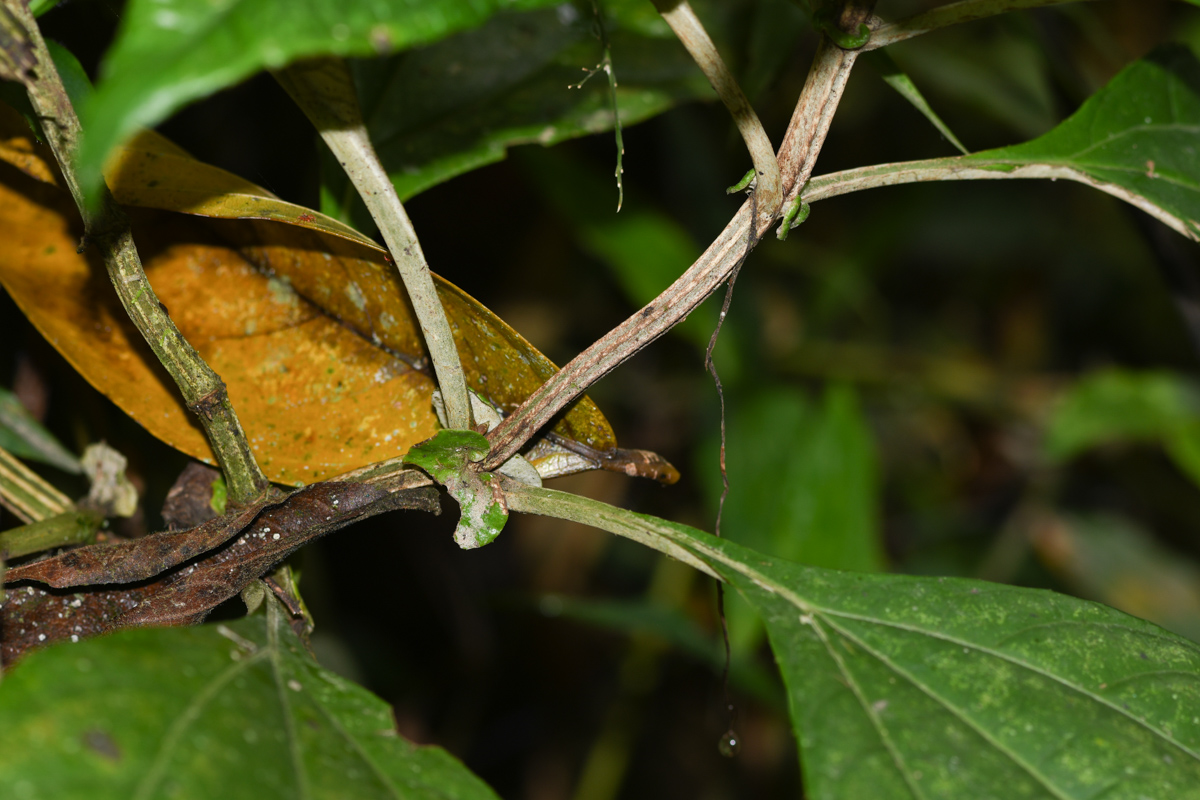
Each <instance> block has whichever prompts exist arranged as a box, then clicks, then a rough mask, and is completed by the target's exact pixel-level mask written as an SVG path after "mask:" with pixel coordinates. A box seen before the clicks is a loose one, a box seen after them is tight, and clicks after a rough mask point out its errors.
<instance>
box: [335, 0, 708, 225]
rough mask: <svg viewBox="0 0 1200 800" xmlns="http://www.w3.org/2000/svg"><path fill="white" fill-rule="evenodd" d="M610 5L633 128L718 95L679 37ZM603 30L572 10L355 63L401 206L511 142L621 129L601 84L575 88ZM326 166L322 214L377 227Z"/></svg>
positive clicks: (502, 22)
mask: <svg viewBox="0 0 1200 800" xmlns="http://www.w3.org/2000/svg"><path fill="white" fill-rule="evenodd" d="M618 5H628V3H622V4H618ZM609 7H610V4H608V3H605V4H602V8H603V9H604V10H605V12H606V13H605V24H606V26H607V30H608V35H609V41H610V45H611V49H612V59H613V64H614V69H615V72H616V75H617V78H618V88H617V90H616V97H617V106H618V108H619V110H620V118H621V122H622V124H623V125H632V124H634V123H636V122H640V121H642V120H645V119H648V118H649V117H652V116H654V115H656V114H658V113H660V112H662V111H665V110H666V109H668V108H670V107H671V106H673V105H675V104H677V103H679V102H682V101H685V100H693V99H696V98H711V97H713V96H714V95H713V91H712V88H711V87H710V86H709V85H708V82H707V81H706V80H705V79H704V76H703V75H702V74H701V73H700V71H699V70H698V69H697V68H696V66H695V64H694V63H693V62H692V60H691V58H690V57H689V56H688V54H687V52H686V51H685V50H684V49H683V47H682V46H681V45H680V44H679V43H678V42H677V41H676V40H675V39H674V37H673V36H671V37H670V38H667V39H663V38H661V37H660V36H658V35H647V33H646V30H645V28H646V26H641V25H639V26H637V27H635V28H632V29H627V28H623V27H621V21H622V20H624V19H627V18H629V17H630V16H631V15H630V14H628V13H626V14H621V15H617V16H616V17H615V18H614V17H613V16H610V15H609V14H608V13H607V12H608V10H609ZM647 8H649V10H650V12H651V13H652V12H653V6H648V7H647ZM643 11H644V10H643ZM636 19H637V18H636V16H635V17H634V20H635V21H636ZM594 24H595V22H594V20H593V18H592V15H591V12H590V10H587V11H586V13H584V12H583V11H581V10H579V9H577V7H576V6H575V5H571V4H562V5H559V6H558V7H557V8H554V9H545V10H540V11H533V12H529V13H525V14H503V15H497V16H495V17H493V18H492V19H491V20H490V21H489V22H488V23H487V24H486V25H484V26H483V27H481V28H480V29H478V30H474V31H469V32H466V33H461V34H458V35H457V36H454V37H451V38H449V39H447V40H445V41H443V42H439V43H437V44H435V45H432V46H430V47H425V48H422V49H420V50H415V51H412V52H408V53H402V54H400V55H397V56H394V57H392V58H389V59H383V60H381V59H376V60H372V61H360V62H356V63H355V64H354V68H355V79H356V82H357V84H358V87H359V97H360V101H361V104H362V107H363V117H364V119H365V120H366V121H367V127H368V130H369V132H370V134H371V140H372V141H373V142H374V144H375V148H376V150H377V152H378V153H379V157H380V159H381V160H382V161H383V164H384V166H385V168H386V169H387V171H388V174H389V175H390V176H391V178H392V182H393V183H394V184H395V186H396V191H397V192H398V193H399V195H400V198H401V199H402V200H403V199H407V198H409V197H412V196H413V195H415V194H418V193H420V192H423V191H425V190H426V189H428V188H430V187H432V186H435V185H437V184H439V183H442V182H443V181H446V180H449V179H450V178H452V177H454V176H455V175H459V174H461V173H464V172H467V171H469V170H473V169H478V168H479V167H481V166H484V165H486V164H490V163H493V162H495V161H499V160H501V159H503V158H504V156H505V153H506V151H507V149H508V148H509V147H511V146H513V145H517V144H526V143H535V142H536V143H538V144H542V145H547V146H548V145H552V144H556V143H558V142H561V141H564V140H567V139H572V138H576V137H579V136H585V135H588V134H591V133H597V132H601V131H607V130H611V129H612V126H613V115H612V109H611V99H610V96H609V87H608V84H607V82H606V81H605V80H604V79H603V76H601V77H597V78H596V79H595V80H589V81H587V82H586V83H584V84H583V85H582V86H581V87H579V88H572V86H575V85H577V84H579V82H580V81H581V80H582V79H583V78H585V77H586V75H587V73H586V72H585V70H591V69H593V68H595V67H596V65H597V64H598V63H599V62H600V60H601V58H602V52H601V49H600V42H599V41H598V40H597V38H596V37H595V35H594V33H593V27H594ZM650 30H651V31H656V30H657V26H651V27H650ZM668 33H669V31H668ZM615 158H616V156H615V154H614V161H615ZM326 167H327V169H326V170H325V176H326V177H325V181H326V187H325V193H324V195H323V205H322V210H323V211H325V212H326V213H328V214H330V215H331V216H335V217H338V218H340V219H342V220H343V221H346V222H352V223H353V224H355V225H356V227H360V228H361V227H363V226H366V225H369V224H370V223H369V222H368V221H367V218H366V217H365V216H364V213H365V212H364V211H363V210H362V209H361V207H360V201H358V200H357V199H356V197H355V194H354V192H353V189H352V188H351V187H349V184H348V182H347V181H346V180H345V178H344V176H343V175H342V174H341V170H340V169H339V168H338V167H337V165H336V164H331V163H330V161H329V159H326ZM612 192H613V186H612V178H611V177H610V178H609V179H608V183H607V186H606V190H605V193H606V196H607V198H608V204H609V209H608V210H611V207H612V206H613V205H615V198H614V197H613V196H612V194H611V193H612Z"/></svg>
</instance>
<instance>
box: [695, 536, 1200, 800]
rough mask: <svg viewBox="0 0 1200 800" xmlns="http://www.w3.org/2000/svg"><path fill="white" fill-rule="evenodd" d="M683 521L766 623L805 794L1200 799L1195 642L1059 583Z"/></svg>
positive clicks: (1199, 677)
mask: <svg viewBox="0 0 1200 800" xmlns="http://www.w3.org/2000/svg"><path fill="white" fill-rule="evenodd" d="M673 528H674V529H675V530H676V531H677V532H676V533H675V534H674V535H672V537H671V538H673V539H675V540H676V541H677V542H679V543H680V544H683V545H684V546H685V547H688V549H690V550H692V551H693V552H695V553H696V554H697V555H699V556H700V557H702V558H703V559H704V560H705V561H706V562H708V563H709V564H710V565H711V566H712V567H714V568H715V569H717V570H718V571H719V572H720V573H721V574H722V575H725V576H726V577H727V578H728V579H729V580H730V581H732V582H733V583H734V585H736V586H737V587H738V589H739V590H740V591H741V592H742V593H743V595H744V596H745V597H746V598H747V599H748V600H749V601H750V602H751V604H753V605H754V606H755V607H756V608H757V609H758V611H759V612H760V613H761V614H762V616H763V619H764V621H765V622H766V625H767V631H768V633H769V634H770V638H771V646H772V648H773V649H774V651H775V657H776V659H777V661H778V663H779V666H780V670H781V671H782V673H783V677H784V681H785V683H786V684H787V687H788V693H789V697H790V705H791V712H792V720H793V725H794V727H795V729H796V735H797V738H798V740H799V743H800V753H801V758H802V760H803V762H804V779H805V789H806V792H805V796H806V797H813V798H843V797H872V798H928V797H956V798H957V797H981V798H982V797H1045V798H1093V797H1096V796H1097V795H1099V794H1101V793H1103V795H1104V796H1105V797H1114V798H1116V797H1127V798H1137V797H1142V796H1145V795H1146V793H1147V791H1152V792H1153V794H1154V795H1155V796H1159V797H1194V796H1196V787H1197V786H1200V718H1198V717H1197V716H1196V710H1197V708H1200V647H1197V645H1195V644H1194V643H1192V642H1189V641H1188V640H1186V639H1183V638H1181V637H1179V636H1175V635H1174V634H1170V633H1168V632H1167V631H1164V630H1163V629H1161V628H1159V627H1157V626H1155V625H1152V624H1150V623H1148V622H1143V621H1142V620H1139V619H1136V618H1134V617H1129V616H1126V615H1125V614H1122V613H1121V612H1119V611H1115V610H1113V609H1110V608H1107V607H1105V606H1101V605H1096V604H1093V603H1087V602H1084V601H1082V600H1076V599H1074V598H1070V597H1064V596H1062V595H1056V594H1053V593H1051V592H1045V591H1038V590H1030V589H1022V588H1017V587H1011V586H1002V585H998V584H989V583H984V582H981V581H971V580H962V579H955V578H913V577H908V576H899V575H885V576H875V575H863V574H855V573H848V572H847V573H843V572H833V571H828V570H819V569H815V568H811V567H804V566H801V565H799V564H793V563H789V562H786V561H782V560H778V559H773V558H767V557H765V556H762V555H760V554H758V553H755V552H754V551H751V550H747V549H746V548H742V547H740V546H738V545H736V544H733V543H732V542H727V541H724V540H717V539H714V538H712V537H709V536H706V535H702V534H699V533H698V532H694V531H690V530H688V531H686V532H685V531H684V529H683V527H682V526H673ZM1150 787H1153V788H1152V789H1151V788H1150Z"/></svg>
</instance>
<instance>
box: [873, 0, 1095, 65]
mask: <svg viewBox="0 0 1200 800" xmlns="http://www.w3.org/2000/svg"><path fill="white" fill-rule="evenodd" d="M1083 1H1084V0H959V2H957V3H950V4H948V5H944V6H940V7H939V8H935V9H932V10H930V11H926V12H925V13H923V14H917V15H916V16H912V17H909V18H908V19H902V20H900V21H899V22H889V23H886V24H884V25H881V26H880V27H879V28H877V29H876V30H875V32H874V33H872V34H871V40H870V41H869V42H867V44H866V45H865V46H864V47H863V51H864V52H865V51H867V50H875V49H877V48H880V47H887V46H888V45H890V44H895V43H896V42H903V41H904V40H905V39H912V38H913V37H915V36H920V35H922V34H925V33H929V32H930V31H935V30H937V29H938V28H945V27H947V26H949V25H958V24H959V23H961V22H972V21H974V20H977V19H985V18H987V17H993V16H996V15H997V14H1004V13H1006V12H1009V11H1019V10H1021V9H1024V8H1037V7H1038V6H1053V5H1066V4H1067V3H1079V2H1083Z"/></svg>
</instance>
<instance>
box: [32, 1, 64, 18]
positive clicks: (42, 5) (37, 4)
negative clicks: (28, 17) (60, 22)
mask: <svg viewBox="0 0 1200 800" xmlns="http://www.w3.org/2000/svg"><path fill="white" fill-rule="evenodd" d="M60 2H61V0H31V2H30V3H29V11H30V13H32V14H33V15H34V16H35V17H40V16H41V15H42V14H45V13H46V12H47V11H49V10H50V9H52V8H54V7H55V6H56V5H58V4H59V3H60Z"/></svg>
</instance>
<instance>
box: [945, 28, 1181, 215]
mask: <svg viewBox="0 0 1200 800" xmlns="http://www.w3.org/2000/svg"><path fill="white" fill-rule="evenodd" d="M1198 141H1200V62H1198V61H1197V60H1196V57H1195V56H1194V55H1193V54H1192V52H1191V50H1189V49H1188V48H1186V47H1184V46H1182V45H1165V46H1163V47H1160V48H1158V49H1157V50H1155V51H1154V52H1153V53H1151V54H1150V55H1149V56H1147V57H1146V58H1143V59H1141V60H1139V61H1135V62H1133V63H1132V64H1130V65H1129V66H1128V67H1126V68H1125V69H1123V70H1122V71H1121V72H1120V73H1119V74H1118V75H1117V76H1116V77H1115V78H1113V79H1112V81H1110V82H1109V83H1108V85H1107V86H1105V87H1104V88H1103V89H1101V90H1100V91H1099V92H1097V93H1096V94H1094V95H1093V96H1092V97H1090V98H1089V99H1088V100H1087V102H1085V103H1084V104H1083V105H1082V106H1081V107H1080V108H1079V110H1078V111H1076V112H1075V113H1074V114H1072V115H1071V117H1070V118H1069V119H1067V120H1066V121H1065V122H1063V123H1062V124H1061V125H1059V126H1058V127H1056V128H1055V129H1054V130H1052V131H1050V132H1049V133H1047V134H1045V135H1044V136H1041V137H1039V138H1037V139H1034V140H1033V141H1032V142H1026V143H1025V144H1019V145H1015V146H1013V147H1006V148H1001V149H999V150H990V151H988V152H986V153H980V154H978V155H976V156H972V157H970V158H968V159H966V160H967V161H981V162H987V163H991V164H1012V165H1014V166H1016V165H1020V164H1052V165H1062V166H1065V167H1069V168H1071V169H1075V170H1079V171H1081V172H1083V173H1084V174H1086V175H1087V176H1088V177H1090V178H1092V179H1094V180H1095V181H1099V182H1102V183H1104V184H1106V185H1107V187H1110V188H1106V189H1105V191H1110V193H1112V194H1116V195H1117V196H1118V197H1121V198H1122V199H1125V200H1128V201H1129V202H1132V203H1134V204H1135V205H1139V206H1144V205H1145V204H1147V203H1149V204H1152V205H1154V206H1157V207H1158V208H1160V209H1162V210H1163V211H1164V212H1166V213H1167V214H1169V215H1171V216H1173V217H1175V218H1177V219H1178V220H1180V221H1181V222H1182V224H1183V225H1184V226H1186V228H1187V230H1188V231H1190V233H1191V235H1192V236H1193V238H1195V237H1196V236H1197V235H1198V234H1200V224H1198V223H1197V220H1200V147H1198Z"/></svg>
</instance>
